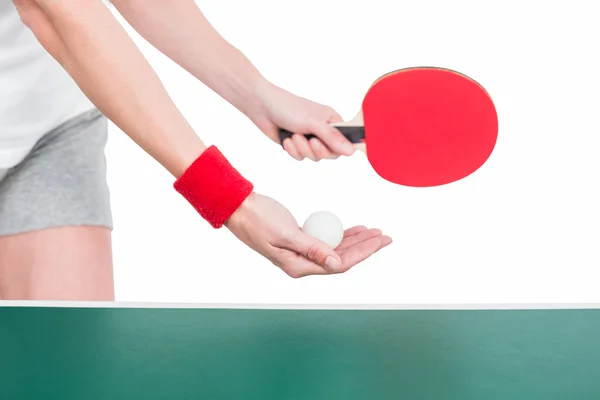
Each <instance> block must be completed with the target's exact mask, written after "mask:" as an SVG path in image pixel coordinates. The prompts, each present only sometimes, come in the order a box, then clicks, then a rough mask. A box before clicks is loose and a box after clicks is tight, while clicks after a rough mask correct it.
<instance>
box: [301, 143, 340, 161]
mask: <svg viewBox="0 0 600 400" xmlns="http://www.w3.org/2000/svg"><path fill="white" fill-rule="evenodd" d="M308 144H309V146H310V148H311V150H312V151H313V154H315V155H316V156H317V158H318V159H320V160H335V159H336V158H338V157H339V154H335V153H333V152H332V151H331V150H329V149H328V148H327V146H325V145H324V144H323V143H322V142H321V141H320V140H319V139H314V138H313V139H310V140H309V141H308Z"/></svg>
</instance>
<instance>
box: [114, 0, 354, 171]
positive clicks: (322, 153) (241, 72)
mask: <svg viewBox="0 0 600 400" xmlns="http://www.w3.org/2000/svg"><path fill="white" fill-rule="evenodd" d="M112 3H113V5H114V6H115V7H116V8H117V10H119V12H120V13H121V15H122V16H123V17H124V18H125V19H126V20H127V21H128V22H129V24H131V26H132V27H133V28H134V29H135V30H136V31H137V32H138V33H139V34H140V35H142V36H143V37H144V38H145V39H146V40H147V41H148V42H150V43H151V44H152V45H154V47H156V48H157V49H158V50H159V51H161V52H162V53H163V54H165V55H166V56H167V57H169V58H170V59H172V60H173V61H175V62H176V63H177V64H179V65H180V66H181V67H183V68H184V69H186V70H187V71H188V72H189V73H191V74H192V75H194V76H195V77H196V78H198V80H200V81H202V82H203V83H204V84H206V85H207V86H208V87H210V88H211V89H212V90H214V91H215V92H216V93H218V94H219V95H220V96H221V97H223V98H224V99H225V100H227V101H228V102H229V103H231V104H232V105H233V106H234V107H236V108H237V109H238V110H240V111H241V112H242V113H244V114H245V115H246V116H247V117H248V118H249V119H250V120H252V121H253V122H254V123H255V124H256V125H257V126H258V127H259V128H260V130H261V131H263V132H264V133H265V134H266V135H267V136H268V137H269V138H271V139H272V140H273V141H275V142H277V143H279V134H278V128H285V129H287V130H290V131H292V132H297V133H313V134H315V135H317V137H318V138H319V139H320V141H319V140H316V139H313V140H312V141H311V143H309V142H308V141H307V140H306V139H304V137H303V136H302V135H296V136H295V137H294V140H293V141H292V140H288V141H286V142H287V143H285V149H286V150H287V151H288V153H289V154H290V155H291V156H292V157H294V158H296V159H302V158H304V157H308V158H311V159H312V160H314V161H318V160H319V159H323V158H335V157H337V156H339V155H346V156H347V155H351V154H352V153H353V151H354V148H353V147H352V145H351V144H350V142H349V141H348V140H346V139H345V138H344V136H343V135H342V134H341V133H339V132H338V131H337V130H336V129H334V128H332V127H331V126H330V123H333V122H339V121H341V117H340V116H339V115H338V114H337V113H336V112H335V111H334V110H333V109H331V107H327V106H324V105H321V104H318V103H315V102H312V101H309V100H307V99H303V98H301V97H298V96H295V95H293V94H291V93H289V92H287V91H285V90H283V89H281V88H279V87H277V86H275V85H273V84H272V83H270V82H269V81H268V80H266V79H265V78H264V77H263V76H262V75H261V74H260V72H259V71H258V70H257V69H256V68H255V67H254V65H253V64H252V63H251V62H250V61H249V60H248V59H247V58H246V57H245V56H244V55H243V54H242V53H241V52H240V51H239V50H238V49H237V48H235V47H234V46H233V45H231V44H230V43H229V42H227V41H226V40H225V39H224V38H223V37H221V35H220V34H219V33H218V32H217V31H216V30H215V29H214V28H213V27H212V25H211V24H210V22H209V21H208V20H207V19H206V18H205V16H204V15H203V14H202V12H201V10H200V9H199V8H198V6H197V5H196V3H195V2H194V1H193V0H177V1H170V2H169V1H164V0H112ZM323 144H325V145H326V146H324V145H323Z"/></svg>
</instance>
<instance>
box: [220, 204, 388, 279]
mask: <svg viewBox="0 0 600 400" xmlns="http://www.w3.org/2000/svg"><path fill="white" fill-rule="evenodd" d="M225 226H226V227H227V228H228V229H229V230H230V231H231V232H232V233H233V234H234V235H235V236H236V237H237V238H238V239H240V240H241V241H242V242H244V243H246V244H247V245H248V246H250V247H251V248H252V249H253V250H255V251H256V252H258V253H260V254H261V255H263V256H264V257H265V258H267V259H268V260H269V261H271V262H272V263H273V264H275V265H276V266H278V267H279V268H281V269H282V270H283V271H284V272H285V273H286V274H287V275H289V276H290V277H292V278H301V277H305V276H308V275H326V274H337V273H343V272H346V271H348V270H349V269H350V268H352V267H353V266H355V265H356V264H358V263H360V262H361V261H364V260H365V259H367V258H369V257H370V256H372V255H373V254H375V253H376V252H378V251H379V250H381V249H382V248H384V247H386V246H387V245H389V244H390V243H391V242H392V239H391V238H390V237H388V236H384V235H383V234H382V233H381V231H380V230H379V229H368V228H366V227H364V226H355V227H352V228H350V229H347V230H346V231H345V232H344V238H343V240H342V242H341V243H340V245H339V246H338V247H337V248H335V249H332V248H330V247H329V246H327V245H326V244H325V243H323V242H321V241H320V240H318V239H315V238H313V237H311V236H309V235H307V234H305V233H304V232H302V230H301V229H300V227H299V226H298V224H297V222H296V220H295V219H294V217H293V216H292V214H291V213H290V212H289V211H288V210H287V209H286V208H285V207H283V206H282V205H281V204H279V203H278V202H277V201H275V200H273V199H271V198H270V197H266V196H263V195H260V194H258V193H252V194H251V195H250V196H249V197H248V198H247V199H246V200H245V201H244V202H243V203H242V205H241V206H240V207H239V208H238V209H237V210H236V211H235V212H234V213H233V215H232V216H231V217H230V218H229V220H228V221H227V222H226V223H225Z"/></svg>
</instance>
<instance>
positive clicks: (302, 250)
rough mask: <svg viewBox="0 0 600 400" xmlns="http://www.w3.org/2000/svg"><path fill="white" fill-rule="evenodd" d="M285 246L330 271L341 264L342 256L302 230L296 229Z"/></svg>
mask: <svg viewBox="0 0 600 400" xmlns="http://www.w3.org/2000/svg"><path fill="white" fill-rule="evenodd" d="M287 247H288V249H289V250H293V251H295V252H296V253H298V254H299V255H301V256H303V257H304V258H306V259H307V260H308V261H311V262H312V263H314V264H316V265H318V266H321V267H322V268H325V269H326V270H329V271H330V272H334V271H336V270H337V269H339V268H340V267H341V265H342V258H341V257H340V255H339V254H337V253H336V252H335V251H334V250H333V249H332V248H331V247H329V246H327V245H326V244H325V243H323V242H321V241H320V240H318V239H315V238H313V237H311V236H309V235H307V234H305V233H303V232H302V231H298V233H297V234H296V235H294V237H293V238H291V240H290V243H289V245H288V246H287Z"/></svg>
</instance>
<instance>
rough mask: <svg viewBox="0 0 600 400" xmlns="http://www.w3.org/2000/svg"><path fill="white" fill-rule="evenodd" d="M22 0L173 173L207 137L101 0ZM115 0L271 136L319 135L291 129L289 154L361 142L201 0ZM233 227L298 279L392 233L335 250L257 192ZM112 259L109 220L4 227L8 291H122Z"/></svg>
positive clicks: (39, 34) (88, 84)
mask: <svg viewBox="0 0 600 400" xmlns="http://www.w3.org/2000/svg"><path fill="white" fill-rule="evenodd" d="M13 2H14V4H15V5H16V7H17V10H18V11H19V15H20V16H21V19H22V21H23V23H24V24H25V25H26V26H28V27H29V28H30V29H31V31H32V32H33V34H34V35H35V36H36V38H37V39H38V41H39V42H40V43H41V45H42V46H43V47H44V48H45V49H46V50H47V51H48V52H49V53H50V54H51V55H52V56H53V57H54V58H55V59H56V60H57V61H58V62H59V63H60V64H61V65H62V66H63V67H64V68H65V70H66V71H67V72H68V73H69V74H70V75H71V76H72V77H73V78H74V80H75V81H76V82H77V84H78V85H79V87H80V88H81V90H82V91H83V92H84V93H85V94H86V95H87V96H88V97H89V98H90V100H91V101H92V102H93V103H94V104H95V106H96V107H98V109H99V110H100V111H102V112H103V113H104V115H106V116H107V118H109V119H110V120H111V121H112V122H113V123H115V125H117V126H118V127H119V128H120V129H121V130H122V131H123V132H125V133H126V134H127V135H128V136H129V137H131V139H132V140H133V141H134V142H135V143H137V144H138V145H139V146H140V147H141V148H142V149H143V150H144V151H146V152H147V153H148V154H149V155H151V156H152V157H153V158H154V159H155V160H156V161H157V162H159V163H160V164H161V165H162V166H163V167H164V168H165V169H166V170H168V171H169V172H170V173H171V174H172V175H173V177H174V178H178V177H179V176H181V174H182V173H183V172H184V171H185V170H186V169H187V167H188V166H189V165H190V164H191V163H192V162H193V161H194V160H195V159H196V158H197V157H198V156H200V155H201V154H202V152H203V151H204V150H205V149H206V148H207V146H206V145H205V144H204V143H203V142H202V140H201V139H200V137H199V136H198V135H197V133H196V132H195V131H194V130H193V128H192V127H191V126H190V125H189V124H188V122H187V121H186V120H185V118H184V117H183V115H182V114H181V113H180V112H179V111H178V109H177V107H176V106H175V104H174V103H173V102H172V100H171V99H170V97H169V96H168V94H167V92H166V90H165V88H164V87H163V85H162V83H161V82H160V80H159V79H158V77H157V75H156V73H155V72H154V71H153V69H152V68H151V67H150V65H149V64H148V63H147V61H146V60H145V58H144V57H143V56H142V54H141V53H140V51H139V49H138V48H137V47H136V46H135V44H134V43H133V41H132V40H131V38H130V37H129V36H128V35H127V33H126V32H125V30H124V29H123V28H122V27H121V25H120V24H119V23H118V21H117V20H116V19H115V18H114V17H113V15H112V14H111V13H110V11H109V10H108V9H107V8H106V7H105V6H104V5H103V4H102V3H101V1H100V0H13ZM113 4H114V6H115V7H116V8H117V9H118V10H119V12H120V13H121V14H122V15H123V17H124V18H125V19H127V21H128V22H129V23H130V24H131V26H133V27H134V28H135V29H136V30H137V31H138V32H139V33H140V34H141V35H142V36H143V37H145V38H146V39H147V40H148V41H149V42H150V43H152V44H153V45H154V46H155V47H156V48H157V49H159V50H160V51H162V52H163V53H164V54H165V55H167V56H168V57H170V58H171V59H173V60H174V61H175V62H177V63H178V64H179V65H181V66H182V67H183V68H185V69H186V70H188V71H189V72H190V73H191V74H193V75H194V76H195V77H197V78H198V79H199V80H200V81H202V82H203V83H204V84H206V85H207V86H209V87H210V88H212V89H213V90H214V91H215V92H216V93H218V94H219V95H221V96H222V97H223V98H224V99H226V100H227V101H229V102H230V103H231V104H232V105H233V106H235V107H236V108H237V109H238V110H239V111H240V112H242V113H244V114H245V115H246V116H247V117H248V118H249V119H250V120H251V121H252V122H253V123H254V124H256V126H257V127H258V128H259V129H260V130H261V131H262V132H263V133H264V134H265V135H266V136H267V137H269V138H270V139H272V140H273V141H275V142H278V138H277V129H278V127H281V128H285V129H287V130H290V131H293V132H298V133H299V134H303V133H313V134H315V135H316V136H317V137H318V140H312V141H311V142H310V143H309V142H307V141H306V139H304V138H303V137H302V136H301V135H295V136H294V137H293V138H292V139H289V140H286V142H285V143H284V148H285V150H286V151H287V152H288V154H290V156H292V157H294V158H296V159H298V160H301V159H304V158H309V159H312V160H314V161H319V160H322V159H333V158H337V157H338V156H340V155H346V156H347V155H351V154H352V153H353V148H352V146H351V145H350V143H348V142H347V141H346V139H345V138H344V137H343V136H342V135H341V134H340V133H339V131H337V130H336V129H334V128H332V127H331V126H330V123H331V122H336V121H339V120H340V119H341V118H340V117H339V115H338V114H337V113H336V112H335V111H334V110H332V109H331V108H330V107H327V106H324V105H321V104H318V103H315V102H312V101H310V100H307V99H304V98H301V97H298V96H295V95H293V94H291V93H289V92H287V91H285V90H283V89H282V88H279V87H277V86H275V85H273V84H272V83H270V82H269V81H268V80H266V79H265V78H264V77H263V76H262V75H261V74H260V73H259V71H258V70H257V69H256V68H255V67H254V66H253V65H252V64H251V63H250V61H249V60H247V59H246V58H245V56H244V55H243V54H242V53H241V52H240V51H239V50H237V49H236V48H235V47H233V46H232V45H231V44H229V43H228V42H226V41H225V40H224V39H223V38H222V37H221V36H220V35H219V34H218V33H217V32H216V31H215V30H214V29H213V28H212V26H211V25H210V23H209V22H208V21H207V20H206V19H205V18H204V16H203V14H202V13H201V11H200V10H199V9H198V8H197V6H196V5H195V3H194V2H193V1H191V0H178V1H177V2H164V1H160V0H116V1H113ZM274 221H278V222H277V223H275V222H274ZM225 226H226V227H227V228H228V229H229V230H230V231H231V232H232V233H233V234H234V235H235V236H236V237H237V238H238V239H240V240H241V241H242V242H243V243H245V244H246V245H248V246H250V247H251V248H252V249H254V250H255V251H257V252H258V253H260V254H262V255H263V256H264V257H265V258H267V259H268V260H270V261H271V262H272V263H273V264H275V265H276V266H278V267H279V268H281V269H282V270H283V272H285V273H286V274H287V275H289V276H291V277H294V278H299V277H303V276H307V275H322V274H333V273H341V272H345V271H347V270H348V269H350V268H351V267H353V266H354V265H356V264H357V263H359V262H361V261H363V260H365V259H366V258H368V257H370V256H371V255H373V254H374V253H376V252H377V251H379V250H380V249H382V248H383V247H385V246H387V245H389V244H390V243H391V239H390V238H389V237H387V236H384V235H382V233H381V231H379V230H377V229H367V228H366V227H363V226H357V227H353V228H350V229H348V230H347V231H346V232H345V238H344V240H343V242H342V244H341V245H340V246H338V248H337V249H335V250H334V249H331V248H329V247H328V246H326V245H325V244H324V243H322V242H320V241H318V240H316V239H314V238H311V237H309V236H307V235H304V234H303V233H302V231H301V230H300V228H299V227H298V224H297V222H296V221H295V220H294V218H293V216H292V215H291V214H290V213H289V211H288V210H287V209H285V207H283V206H282V205H281V204H279V203H278V202H276V201H275V200H273V199H271V198H269V197H267V196H264V195H261V194H259V193H253V194H252V195H251V196H249V197H248V199H246V201H245V202H244V203H243V204H242V206H240V208H239V209H238V210H237V211H236V212H235V213H234V214H233V215H232V216H231V217H230V219H229V220H228V221H227V223H226V224H225ZM82 249H83V250H82ZM23 254H27V257H23ZM49 260H50V261H49ZM82 265H85V268H82V267H81V266H82ZM112 268H113V266H112V259H111V250H110V232H109V231H108V230H107V229H103V228H92V227H77V228H75V227H61V228H57V229H49V230H44V231H39V232H30V233H24V234H21V235H15V236H10V237H2V238H0V297H2V298H4V299H35V300H64V299H70V300H113V299H114V286H113V285H114V284H113V279H112V278H113V275H112Z"/></svg>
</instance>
